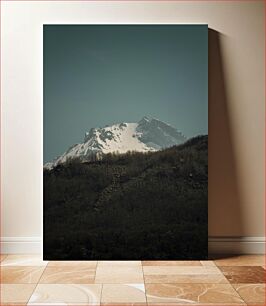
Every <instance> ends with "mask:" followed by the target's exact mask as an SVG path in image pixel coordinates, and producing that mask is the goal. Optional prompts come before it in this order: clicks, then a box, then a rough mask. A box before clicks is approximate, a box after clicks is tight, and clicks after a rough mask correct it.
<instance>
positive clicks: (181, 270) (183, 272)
mask: <svg viewBox="0 0 266 306" xmlns="http://www.w3.org/2000/svg"><path fill="white" fill-rule="evenodd" d="M143 271H144V279H145V283H154V284H155V283H206V284H207V283H225V284H226V283H228V281H227V279H226V278H225V277H224V275H223V274H222V273H221V271H220V270H219V269H218V268H217V267H214V266H190V267H189V266H175V267H174V266H143Z"/></svg>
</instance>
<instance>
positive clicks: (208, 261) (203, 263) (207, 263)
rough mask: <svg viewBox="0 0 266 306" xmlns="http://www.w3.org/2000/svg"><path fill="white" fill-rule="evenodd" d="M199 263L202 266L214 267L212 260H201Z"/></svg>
mask: <svg viewBox="0 0 266 306" xmlns="http://www.w3.org/2000/svg"><path fill="white" fill-rule="evenodd" d="M200 263H201V264H202V265H203V266H207V267H216V264H215V263H214V261H213V260H201V261H200Z"/></svg>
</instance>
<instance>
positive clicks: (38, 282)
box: [26, 261, 49, 305]
mask: <svg viewBox="0 0 266 306" xmlns="http://www.w3.org/2000/svg"><path fill="white" fill-rule="evenodd" d="M48 263H49V261H48V262H47V265H46V266H45V268H44V269H43V271H42V274H41V276H40V277H39V280H38V282H37V283H36V286H35V287H34V289H33V291H32V294H31V295H30V297H29V299H28V300H27V302H26V305H28V303H29V301H30V299H31V297H32V296H33V294H34V291H35V290H36V288H37V286H38V285H39V281H40V280H41V278H42V276H43V273H44V271H45V270H46V268H47V266H48Z"/></svg>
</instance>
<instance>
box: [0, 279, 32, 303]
mask: <svg viewBox="0 0 266 306" xmlns="http://www.w3.org/2000/svg"><path fill="white" fill-rule="evenodd" d="M35 287H36V285H34V284H1V305H2V304H4V303H27V302H28V300H29V298H30V296H31V294H32V292H33V290H34V288H35Z"/></svg>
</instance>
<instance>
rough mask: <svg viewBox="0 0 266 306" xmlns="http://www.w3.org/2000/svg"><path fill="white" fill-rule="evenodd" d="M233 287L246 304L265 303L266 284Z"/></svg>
mask: <svg viewBox="0 0 266 306" xmlns="http://www.w3.org/2000/svg"><path fill="white" fill-rule="evenodd" d="M233 287H234V288H235V289H236V291H237V292H238V294H239V295H240V296H241V297H242V299H243V300H244V301H245V302H246V303H265V297H266V293H265V284H234V285H233Z"/></svg>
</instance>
